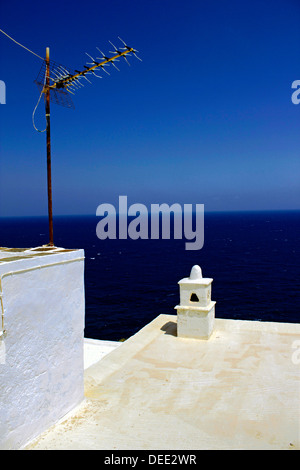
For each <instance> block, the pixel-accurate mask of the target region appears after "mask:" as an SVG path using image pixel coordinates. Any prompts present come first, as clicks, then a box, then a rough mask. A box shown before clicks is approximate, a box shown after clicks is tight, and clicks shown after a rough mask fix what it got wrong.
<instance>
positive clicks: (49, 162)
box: [45, 47, 54, 246]
mask: <svg viewBox="0 0 300 470" xmlns="http://www.w3.org/2000/svg"><path fill="white" fill-rule="evenodd" d="M49 57H50V50H49V47H47V48H46V84H45V85H46V87H45V88H46V89H45V96H46V126H47V127H46V129H47V132H46V138H47V183H48V218H49V245H50V246H54V243H53V215H52V181H51V141H50V89H49V85H50V78H49V77H50V58H49Z"/></svg>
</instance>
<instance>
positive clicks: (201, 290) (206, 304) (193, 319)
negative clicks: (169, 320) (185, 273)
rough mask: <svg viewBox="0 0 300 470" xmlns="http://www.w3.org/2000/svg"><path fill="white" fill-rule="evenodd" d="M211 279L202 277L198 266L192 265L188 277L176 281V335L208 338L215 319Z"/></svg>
mask: <svg viewBox="0 0 300 470" xmlns="http://www.w3.org/2000/svg"><path fill="white" fill-rule="evenodd" d="M212 281H213V279H211V278H203V277H202V271H201V268H200V266H197V265H195V266H193V267H192V270H191V273H190V277H186V278H184V279H181V281H179V282H178V284H179V289H180V304H179V305H176V307H175V309H176V310H177V336H180V337H183V338H199V339H208V338H209V337H210V335H211V334H212V331H213V327H214V319H215V304H216V302H213V301H212V300H211V284H212Z"/></svg>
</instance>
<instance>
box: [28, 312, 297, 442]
mask: <svg viewBox="0 0 300 470" xmlns="http://www.w3.org/2000/svg"><path fill="white" fill-rule="evenodd" d="M299 335H300V325H299V324H287V323H270V322H256V321H243V320H226V319H220V318H216V319H215V326H214V331H213V333H212V335H211V336H210V338H209V339H208V340H202V339H192V338H183V337H178V336H177V316H176V315H159V316H158V317H157V318H156V319H155V320H153V321H152V322H151V323H150V324H148V325H147V326H145V327H144V328H143V329H142V330H140V331H139V332H138V333H137V334H136V335H134V336H132V337H131V338H129V339H128V340H127V341H125V342H124V343H115V344H114V343H112V342H108V343H107V350H106V348H105V342H103V341H99V342H97V340H94V341H93V340H85V354H86V356H85V367H86V369H85V377H84V382H85V399H84V401H83V402H82V403H81V404H80V405H79V406H77V407H76V408H75V409H74V410H72V411H71V412H70V413H69V414H67V415H66V416H65V417H64V418H63V419H62V420H60V421H59V422H58V423H57V424H55V425H54V426H52V427H51V428H49V429H48V430H47V431H46V432H44V433H42V434H41V435H40V436H39V437H38V438H37V439H36V440H34V441H32V442H31V443H30V444H28V445H27V447H26V449H30V450H34V449H35V450H44V449H45V450H46V449H49V450H56V449H87V450H89V449H109V450H111V449H112V450H113V449H119V450H124V449H127V450H139V449H144V450H159V449H164V450H174V449H180V450H181V449H183V450H187V449H193V450H196V449H199V450H201V449H300V380H299V378H300V364H299V362H300V361H297V360H295V358H294V359H293V357H294V356H293V354H294V353H295V349H294V347H295V344H298V343H295V342H297V341H299V338H300V336H299ZM114 346H118V347H116V348H115V347H114ZM87 347H88V349H87ZM97 347H98V348H99V349H97ZM107 352H109V353H108V354H106V353H107Z"/></svg>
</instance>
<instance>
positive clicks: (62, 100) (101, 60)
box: [35, 37, 142, 246]
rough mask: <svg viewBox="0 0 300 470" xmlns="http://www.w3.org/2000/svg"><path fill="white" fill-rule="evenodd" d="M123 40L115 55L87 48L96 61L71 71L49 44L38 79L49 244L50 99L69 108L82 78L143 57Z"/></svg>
mask: <svg viewBox="0 0 300 470" xmlns="http://www.w3.org/2000/svg"><path fill="white" fill-rule="evenodd" d="M119 40H120V41H121V42H122V43H123V46H124V47H120V48H119V49H117V48H116V46H114V44H113V43H112V42H110V41H109V42H110V44H111V45H112V46H113V48H114V50H113V51H110V53H111V54H114V55H113V56H112V57H107V56H105V55H104V54H103V52H102V51H101V50H100V49H99V48H98V47H97V50H98V51H99V52H100V53H101V57H96V59H94V58H93V57H92V56H91V55H89V54H88V53H87V52H86V55H87V56H88V57H89V58H90V60H91V61H92V62H87V65H84V69H83V70H75V71H74V72H73V73H72V72H70V71H69V70H68V69H67V68H66V67H65V66H63V65H60V64H57V63H55V62H53V61H52V60H51V61H50V49H49V47H47V48H46V58H45V60H44V62H43V65H42V67H41V70H40V72H39V75H38V77H37V79H36V80H35V82H36V84H37V85H38V86H39V87H40V88H41V94H42V93H43V94H44V96H45V112H46V129H45V130H46V144H47V188H48V219H49V243H48V246H54V242H53V213H52V181H51V139H50V101H52V102H54V103H56V104H59V105H61V106H65V107H67V108H72V107H74V106H73V103H72V100H71V99H70V94H72V95H74V92H75V91H77V90H79V89H80V88H82V87H83V86H84V85H83V83H82V82H81V80H82V79H85V80H86V81H87V82H89V83H91V82H90V80H89V79H88V78H87V77H86V75H94V76H95V77H97V78H102V77H101V76H100V75H97V74H96V72H95V70H96V69H99V68H100V70H102V71H103V72H105V73H107V74H108V75H109V72H107V70H106V67H107V66H109V65H112V66H113V67H114V68H115V69H117V70H119V69H118V68H117V66H116V65H115V63H114V62H118V59H120V58H123V59H124V60H125V61H126V62H127V64H128V65H130V64H129V62H128V60H127V57H126V56H128V57H130V56H131V55H134V56H135V57H136V58H137V59H138V60H140V61H141V60H142V59H140V58H139V57H138V56H137V55H136V53H137V52H138V51H137V50H136V49H134V48H133V47H129V46H127V44H126V43H125V42H124V41H123V39H121V38H120V37H119ZM41 132H43V131H41Z"/></svg>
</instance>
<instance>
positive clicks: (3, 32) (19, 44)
mask: <svg viewBox="0 0 300 470" xmlns="http://www.w3.org/2000/svg"><path fill="white" fill-rule="evenodd" d="M0 32H1V33H2V34H4V35H5V36H7V37H8V38H9V39H11V40H12V41H13V42H15V43H16V44H18V46H21V47H23V48H24V49H26V51H28V52H31V54H33V55H35V56H37V57H38V58H39V59H41V60H45V59H44V58H43V57H41V56H39V55H38V54H36V53H35V52H33V51H31V50H30V49H28V47H25V46H23V44H21V43H19V42H18V41H16V40H15V39H13V38H12V37H11V36H9V35H8V34H7V33H6V32H5V31H3V30H2V29H0Z"/></svg>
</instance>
